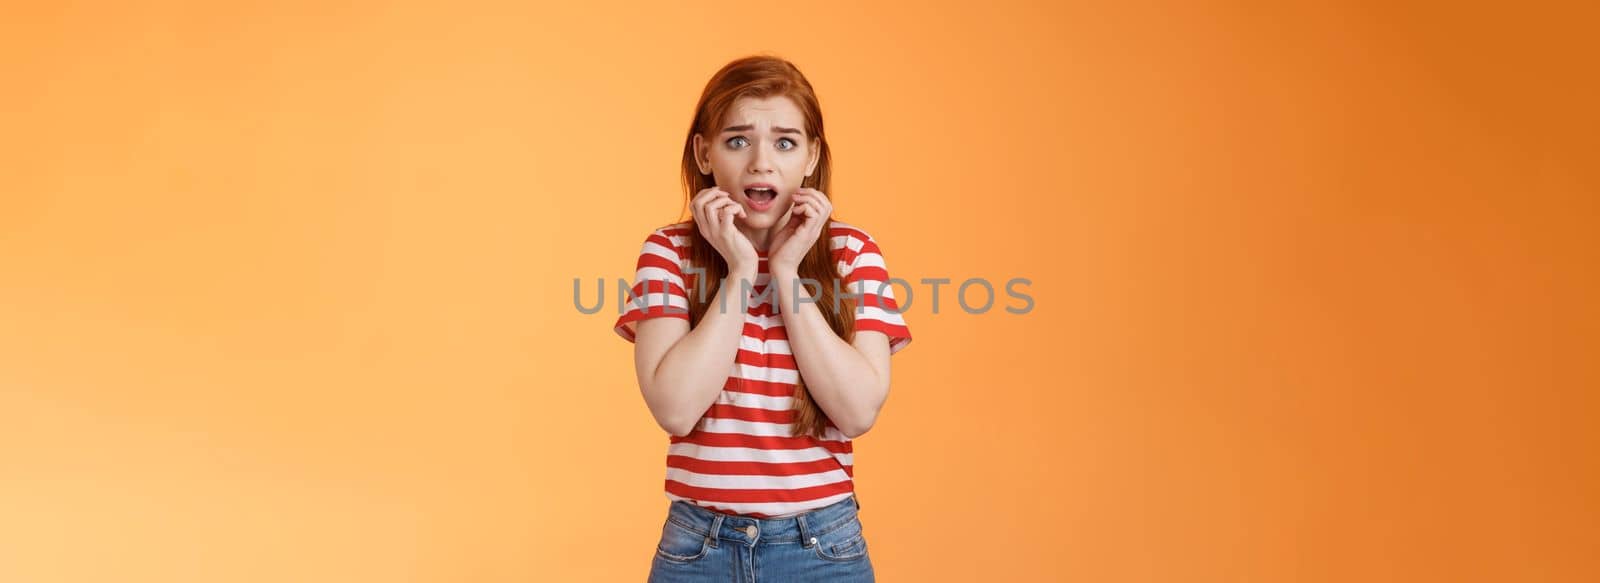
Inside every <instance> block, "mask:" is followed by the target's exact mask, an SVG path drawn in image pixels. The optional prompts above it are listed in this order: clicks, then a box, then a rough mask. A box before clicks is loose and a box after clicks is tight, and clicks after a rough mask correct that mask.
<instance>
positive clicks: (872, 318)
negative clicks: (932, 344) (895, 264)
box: [845, 233, 911, 354]
mask: <svg viewBox="0 0 1600 583" xmlns="http://www.w3.org/2000/svg"><path fill="white" fill-rule="evenodd" d="M851 237H853V238H854V239H856V241H855V242H858V243H860V245H861V248H860V250H859V251H857V252H856V255H855V258H854V259H852V260H851V261H850V268H849V272H848V273H847V274H846V275H845V285H846V288H847V289H846V291H848V292H849V293H851V294H860V295H859V297H858V299H857V300H856V313H855V316H856V330H876V331H878V332H882V333H883V334H884V335H885V336H888V337H889V354H894V353H896V352H899V351H900V349H902V348H905V347H906V345H907V344H910V343H911V329H910V328H909V327H908V326H907V325H906V320H905V315H904V314H902V313H900V305H899V303H897V302H896V301H895V298H894V286H893V285H891V284H889V266H888V264H887V263H886V262H885V261H884V259H883V251H882V250H880V249H879V248H878V243H877V241H876V240H874V239H873V238H872V236H871V235H867V234H865V233H852V234H851Z"/></svg>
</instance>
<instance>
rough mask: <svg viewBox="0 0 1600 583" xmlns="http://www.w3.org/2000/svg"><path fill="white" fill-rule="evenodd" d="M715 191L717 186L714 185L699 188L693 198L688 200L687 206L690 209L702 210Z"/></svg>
mask: <svg viewBox="0 0 1600 583" xmlns="http://www.w3.org/2000/svg"><path fill="white" fill-rule="evenodd" d="M716 192H717V187H715V186H711V187H707V188H702V189H700V192H698V193H696V194H695V195H694V198H693V199H690V200H689V208H690V210H691V211H700V210H703V209H704V208H705V205H706V201H709V200H711V198H712V195H714V194H716Z"/></svg>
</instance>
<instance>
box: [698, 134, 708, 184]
mask: <svg viewBox="0 0 1600 583" xmlns="http://www.w3.org/2000/svg"><path fill="white" fill-rule="evenodd" d="M694 163H695V166H696V167H697V168H698V169H699V170H700V173H701V174H710V172H707V171H706V166H709V164H707V163H706V141H705V140H703V139H701V138H700V134H699V133H696V134H695V135H694Z"/></svg>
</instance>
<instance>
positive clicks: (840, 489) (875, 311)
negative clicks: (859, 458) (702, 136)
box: [614, 221, 911, 518]
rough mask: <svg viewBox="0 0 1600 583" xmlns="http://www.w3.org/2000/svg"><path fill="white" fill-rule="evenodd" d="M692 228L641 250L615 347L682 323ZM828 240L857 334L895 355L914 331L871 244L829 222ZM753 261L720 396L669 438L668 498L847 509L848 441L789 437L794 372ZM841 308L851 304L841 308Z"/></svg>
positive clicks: (718, 504)
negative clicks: (641, 329)
mask: <svg viewBox="0 0 1600 583" xmlns="http://www.w3.org/2000/svg"><path fill="white" fill-rule="evenodd" d="M694 228H696V227H695V226H694V224H693V223H691V222H683V223H677V224H673V225H668V226H665V227H661V228H658V229H656V230H655V231H654V232H652V233H650V236H649V238H647V239H646V240H645V242H644V247H643V249H641V250H640V252H639V260H638V263H637V264H636V269H637V271H636V272H635V275H634V281H633V290H632V294H633V295H632V297H629V298H626V299H628V300H629V301H626V302H625V304H624V307H623V308H622V309H623V310H624V311H623V313H622V314H621V315H620V316H619V317H618V318H617V321H616V324H615V326H614V329H615V330H616V333H617V334H618V335H620V336H622V337H623V338H625V339H627V340H628V341H629V342H633V341H634V334H635V325H636V324H637V322H638V321H639V320H642V319H645V318H655V317H675V318H683V319H685V320H687V319H689V314H688V309H689V297H688V294H687V292H686V291H685V289H684V286H685V285H687V284H686V283H685V279H684V274H685V273H688V271H687V269H686V268H687V267H688V245H689V243H690V238H691V237H692V235H693V232H692V231H691V230H690V229H694ZM826 236H827V237H828V240H829V244H830V247H831V248H832V250H833V258H834V262H835V263H836V264H837V265H838V268H839V274H840V276H841V277H842V278H843V279H842V281H841V282H840V288H841V293H852V294H861V296H860V297H859V298H858V299H857V300H856V303H857V304H858V309H857V310H856V312H855V328H856V330H876V331H879V332H883V333H884V334H885V335H887V336H888V337H889V352H890V353H891V354H893V353H895V352H899V351H900V349H902V348H905V347H906V345H907V344H909V343H910V342H911V331H910V330H909V329H908V328H907V327H906V322H905V319H904V317H903V315H902V314H899V313H898V312H899V311H900V308H899V305H898V304H896V303H895V299H894V286H893V285H888V281H889V272H888V269H887V266H886V265H885V264H884V260H883V254H882V252H881V251H879V249H878V244H877V242H876V241H875V240H873V238H872V236H871V235H868V234H867V233H866V232H865V231H863V230H861V229H860V228H858V227H854V226H851V225H848V224H845V223H842V222H840V221H832V222H831V224H830V226H829V229H828V233H827V234H826ZM757 255H758V256H759V258H760V263H759V266H758V268H757V275H756V279H755V281H754V282H752V283H751V286H752V292H751V293H750V294H749V299H748V303H749V304H750V306H749V310H748V311H747V312H746V313H745V319H744V334H743V335H742V336H741V337H740V338H739V352H738V355H737V357H736V358H735V359H734V362H732V363H730V367H731V368H730V369H729V371H728V378H727V381H725V382H724V384H723V386H722V392H721V393H719V394H718V395H717V400H716V402H715V403H713V404H712V405H711V408H709V409H707V410H706V412H705V414H704V416H702V417H701V418H700V421H699V422H698V423H697V424H696V425H695V427H694V429H693V430H692V431H690V432H689V434H688V435H685V436H682V437H679V436H669V439H668V446H667V474H666V495H667V498H668V499H669V500H683V501H687V502H689V503H692V504H696V505H699V506H702V507H705V508H708V509H711V510H714V511H718V512H723V513H727V514H739V515H744V516H751V517H755V518H778V517H784V516H793V515H796V514H800V513H802V512H807V511H810V510H814V509H817V508H821V507H823V506H827V505H829V504H832V503H834V502H838V501H840V500H843V499H844V498H847V497H849V496H850V495H851V493H852V492H854V491H855V484H854V482H853V481H852V477H853V476H854V475H855V474H854V470H853V468H854V464H853V456H854V454H853V448H852V447H851V442H850V439H849V438H847V437H845V435H844V433H843V432H841V431H839V428H838V427H835V426H833V424H832V423H831V422H830V423H829V424H828V426H827V430H826V432H825V433H824V435H823V439H817V438H815V437H812V436H810V435H801V436H799V437H791V436H790V432H791V428H792V426H793V418H794V412H793V411H792V410H791V407H792V405H793V403H794V393H795V388H796V386H797V383H798V381H799V378H800V372H799V369H798V367H797V366H796V365H795V360H794V355H793V353H792V352H790V350H789V342H788V337H787V336H786V335H785V334H784V327H783V316H782V315H781V314H777V313H774V310H773V305H772V304H773V303H774V302H775V301H776V299H775V297H776V294H775V293H772V294H764V293H763V292H765V291H766V286H767V283H768V280H769V278H770V275H769V273H768V271H767V257H766V252H765V251H759V252H758V253H757ZM705 285H706V286H707V287H706V290H705V291H704V294H705V296H704V297H705V298H706V299H707V300H708V301H712V302H713V304H712V305H711V306H710V308H709V309H713V310H714V309H717V306H716V304H715V303H714V302H715V298H716V296H715V295H714V294H712V290H711V287H710V286H712V285H714V283H713V282H706V284H705ZM813 289H814V287H813ZM774 291H776V290H774ZM738 296H739V294H737V293H735V294H733V295H731V296H730V297H729V298H728V309H733V310H737V309H739V308H738V306H739V305H740V304H739V301H738ZM813 297H815V296H813ZM758 299H759V300H760V303H756V300H758ZM840 305H841V306H845V305H847V304H845V303H844V302H843V300H841V302H840Z"/></svg>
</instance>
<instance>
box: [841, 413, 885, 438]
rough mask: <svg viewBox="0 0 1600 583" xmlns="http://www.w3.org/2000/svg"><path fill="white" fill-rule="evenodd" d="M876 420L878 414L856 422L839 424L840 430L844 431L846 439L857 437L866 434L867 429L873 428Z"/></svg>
mask: <svg viewBox="0 0 1600 583" xmlns="http://www.w3.org/2000/svg"><path fill="white" fill-rule="evenodd" d="M876 422H877V415H873V416H871V417H867V418H865V419H862V420H859V421H856V422H854V423H845V424H839V425H838V427H839V432H840V433H843V434H844V436H845V438H846V439H855V438H857V437H861V436H862V435H866V433H867V431H869V430H871V429H872V425H873V424H874V423H876Z"/></svg>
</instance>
